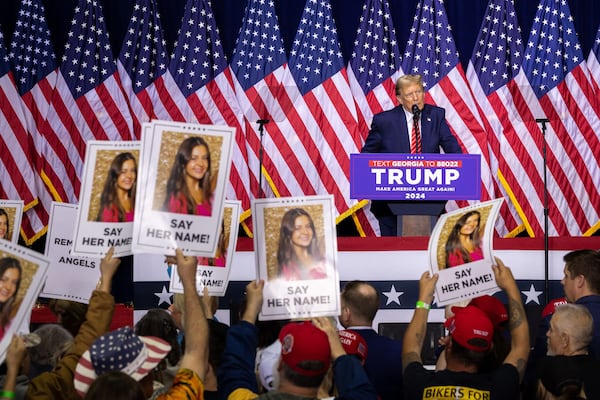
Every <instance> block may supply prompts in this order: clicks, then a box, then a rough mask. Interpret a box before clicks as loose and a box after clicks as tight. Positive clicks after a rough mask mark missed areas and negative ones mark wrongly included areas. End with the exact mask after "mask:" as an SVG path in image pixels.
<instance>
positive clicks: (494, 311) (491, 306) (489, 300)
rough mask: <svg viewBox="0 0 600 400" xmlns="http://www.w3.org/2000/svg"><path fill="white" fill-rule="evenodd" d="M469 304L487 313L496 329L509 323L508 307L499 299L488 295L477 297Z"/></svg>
mask: <svg viewBox="0 0 600 400" xmlns="http://www.w3.org/2000/svg"><path fill="white" fill-rule="evenodd" d="M469 304H470V305H472V306H475V307H477V308H479V309H480V310H481V311H483V312H484V313H486V315H487V316H488V318H489V319H490V321H492V324H494V328H496V329H498V328H500V327H502V324H503V323H504V322H506V321H508V311H507V310H506V306H505V305H504V304H503V303H502V302H501V301H500V300H498V298H497V297H494V296H490V295H487V294H486V295H483V296H479V297H475V298H474V299H472V300H471V302H470V303H469Z"/></svg>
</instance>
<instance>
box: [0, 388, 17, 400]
mask: <svg viewBox="0 0 600 400" xmlns="http://www.w3.org/2000/svg"><path fill="white" fill-rule="evenodd" d="M14 398H15V392H13V391H11V390H3V391H1V392H0V399H14Z"/></svg>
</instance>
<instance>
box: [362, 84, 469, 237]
mask: <svg viewBox="0 0 600 400" xmlns="http://www.w3.org/2000/svg"><path fill="white" fill-rule="evenodd" d="M396 98H397V99H398V101H399V103H400V105H398V106H396V107H394V108H392V109H391V110H387V111H383V112H381V113H379V114H376V115H375V116H373V122H372V123H371V130H370V131H369V135H368V137H367V140H366V141H365V144H364V146H363V148H362V150H361V152H362V153H439V152H440V148H442V149H443V150H444V152H445V153H462V149H461V148H460V145H459V144H458V141H457V140H456V138H455V137H454V135H453V134H452V132H450V128H449V127H448V124H447V123H446V112H445V110H444V109H443V108H440V107H436V106H433V105H431V104H425V91H424V89H423V79H422V78H421V76H420V75H404V76H401V77H400V78H398V81H397V82H396ZM415 125H416V126H415ZM445 204H446V202H444V201H442V202H440V201H421V202H409V201H373V202H371V212H373V214H374V215H375V217H377V220H378V221H379V228H380V230H381V236H396V235H397V230H398V224H397V215H399V214H411V213H412V214H422V215H435V216H437V215H439V214H441V212H442V211H443V208H444V205H445ZM411 210H413V211H411Z"/></svg>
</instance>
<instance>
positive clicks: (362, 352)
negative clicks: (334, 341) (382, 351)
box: [338, 329, 368, 365]
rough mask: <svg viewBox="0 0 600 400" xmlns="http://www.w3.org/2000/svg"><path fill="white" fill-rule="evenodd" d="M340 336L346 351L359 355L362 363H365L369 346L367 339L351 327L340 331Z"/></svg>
mask: <svg viewBox="0 0 600 400" xmlns="http://www.w3.org/2000/svg"><path fill="white" fill-rule="evenodd" d="M338 336H339V337H340V342H342V346H343V347H344V350H346V353H348V354H355V355H357V356H358V358H359V359H360V362H361V364H363V365H364V364H365V361H366V360H367V354H368V346H367V342H366V341H365V339H364V338H363V337H362V336H361V335H360V334H359V333H358V332H356V331H353V330H351V329H346V330H341V331H338Z"/></svg>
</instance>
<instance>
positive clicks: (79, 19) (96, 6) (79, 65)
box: [42, 0, 133, 203]
mask: <svg viewBox="0 0 600 400" xmlns="http://www.w3.org/2000/svg"><path fill="white" fill-rule="evenodd" d="M42 133H43V135H44V136H45V137H46V138H47V140H48V143H49V145H50V146H51V147H52V149H53V151H54V152H55V153H56V156H57V157H55V158H48V157H46V159H45V162H46V165H45V167H44V173H45V174H47V175H48V176H49V178H50V180H51V182H50V186H51V190H52V192H53V195H54V197H55V199H56V200H58V201H65V202H69V203H76V202H77V197H78V195H79V188H80V184H81V180H80V174H81V172H82V169H83V160H84V155H85V149H86V143H87V141H88V140H92V139H97V140H131V139H133V126H132V120H131V114H130V112H129V105H128V104H127V101H126V100H125V96H124V95H123V90H122V88H121V86H120V83H119V77H118V72H117V66H116V63H115V60H114V57H113V54H112V51H111V48H110V42H109V38H108V32H107V30H106V24H105V23H104V16H103V14H102V8H101V7H100V3H99V2H98V1H97V0H79V1H78V4H77V6H76V8H75V15H74V16H73V19H72V21H71V30H70V32H69V33H68V39H67V43H66V45H65V54H64V56H63V58H62V62H61V65H60V68H59V71H58V77H57V81H56V87H55V89H54V91H53V93H52V97H51V103H50V110H49V111H48V117H47V119H46V123H45V124H44V126H43V128H42Z"/></svg>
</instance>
